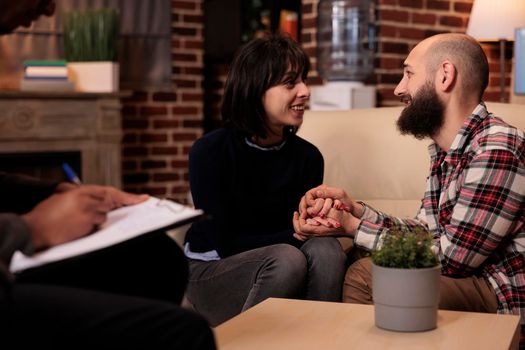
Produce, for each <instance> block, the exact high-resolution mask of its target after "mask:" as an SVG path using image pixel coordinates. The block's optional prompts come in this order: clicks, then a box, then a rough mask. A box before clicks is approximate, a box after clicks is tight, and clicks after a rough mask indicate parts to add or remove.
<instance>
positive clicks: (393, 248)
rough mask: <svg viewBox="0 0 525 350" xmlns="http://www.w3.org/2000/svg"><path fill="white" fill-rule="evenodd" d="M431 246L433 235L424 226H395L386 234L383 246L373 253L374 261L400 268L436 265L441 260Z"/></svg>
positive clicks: (379, 264)
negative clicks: (409, 227)
mask: <svg viewBox="0 0 525 350" xmlns="http://www.w3.org/2000/svg"><path fill="white" fill-rule="evenodd" d="M431 247H432V235H431V234H430V233H429V232H428V231H427V230H425V229H424V228H423V227H419V226H418V227H414V228H411V229H408V228H406V227H403V226H393V227H391V228H390V229H389V230H388V232H387V233H386V234H385V235H384V237H383V241H382V245H381V248H380V249H378V250H376V251H374V252H373V253H372V261H373V262H374V264H376V265H378V266H383V267H391V268H399V269H420V268H428V267H434V266H437V265H438V264H439V260H438V258H437V256H436V255H435V254H434V253H433V252H432V249H431Z"/></svg>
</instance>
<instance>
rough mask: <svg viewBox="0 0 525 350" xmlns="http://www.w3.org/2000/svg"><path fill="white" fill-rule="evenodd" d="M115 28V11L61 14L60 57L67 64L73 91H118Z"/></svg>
mask: <svg viewBox="0 0 525 350" xmlns="http://www.w3.org/2000/svg"><path fill="white" fill-rule="evenodd" d="M119 26H120V25H119V15H118V12H117V11H116V10H115V9H104V8H103V9H98V10H86V11H71V12H67V13H65V14H64V55H65V58H66V60H67V61H68V74H69V78H70V80H72V81H74V82H75V89H76V90H77V91H84V92H114V91H118V89H119V84H118V83H119V67H118V63H117V41H118V34H119Z"/></svg>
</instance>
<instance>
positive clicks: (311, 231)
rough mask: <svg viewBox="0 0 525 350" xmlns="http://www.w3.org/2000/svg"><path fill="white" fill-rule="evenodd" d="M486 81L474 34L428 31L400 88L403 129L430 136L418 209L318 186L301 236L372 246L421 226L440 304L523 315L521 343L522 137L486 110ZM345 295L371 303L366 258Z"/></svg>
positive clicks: (309, 196) (308, 199) (524, 286)
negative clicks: (398, 228)
mask: <svg viewBox="0 0 525 350" xmlns="http://www.w3.org/2000/svg"><path fill="white" fill-rule="evenodd" d="M487 81H488V63H487V58H486V56H485V54H484V53H483V50H482V49H481V47H480V46H479V44H478V43H477V42H476V41H475V40H474V39H472V38H471V37H469V36H467V35H463V34H440V35H436V36H433V37H430V38H427V39H425V40H423V41H422V42H421V43H419V44H418V45H417V46H416V47H414V49H413V50H412V51H411V52H410V54H409V55H408V57H407V58H406V60H405V62H404V73H403V78H402V80H401V81H400V83H399V84H398V86H397V87H396V89H395V94H396V95H397V96H398V97H400V99H401V100H402V101H403V102H405V104H406V108H405V109H404V110H403V112H402V114H401V116H400V117H399V119H398V122H397V126H398V129H399V130H400V131H401V133H403V134H412V135H414V136H415V137H416V138H425V137H429V138H431V139H432V140H433V141H434V143H433V144H431V145H430V146H429V153H430V157H431V167H430V174H429V176H428V179H427V188H426V191H425V195H424V198H423V199H422V205H421V209H420V211H419V213H418V214H417V216H416V218H415V219H414V220H409V219H408V220H407V219H400V218H396V217H392V216H389V215H387V214H385V213H382V212H379V211H377V210H375V209H373V208H371V207H369V206H367V205H366V204H365V203H361V202H356V201H354V200H353V199H351V198H350V197H349V196H348V195H347V194H346V193H345V192H344V191H343V190H341V189H336V188H329V187H326V186H320V187H317V188H314V189H312V190H310V191H308V192H307V193H306V194H305V196H304V197H303V199H302V200H301V203H300V206H299V209H300V210H299V211H300V214H299V213H296V214H295V215H294V224H295V229H296V232H298V233H297V234H299V235H302V236H308V235H310V236H320V235H321V236H322V235H333V234H337V235H347V236H351V237H353V238H354V245H355V246H356V247H359V248H363V249H365V250H368V251H372V250H374V249H376V247H377V244H378V242H379V241H380V238H381V235H383V234H385V232H386V231H387V230H388V228H389V227H391V226H392V225H405V226H407V227H409V228H410V227H414V226H423V227H424V228H425V229H427V230H428V231H430V232H431V233H432V235H433V236H434V242H433V244H434V250H435V252H436V253H437V256H438V258H439V260H440V263H441V285H440V294H441V297H440V304H439V308H441V309H452V310H465V311H476V312H491V313H494V312H498V313H513V314H520V315H521V324H522V336H521V341H520V345H521V346H522V347H524V346H525V342H524V339H525V337H524V334H525V332H524V331H525V326H524V325H525V321H524V320H525V317H524V316H525V257H524V252H525V245H524V244H523V242H524V241H523V240H524V237H525V225H524V224H525V215H524V214H525V136H524V134H523V132H522V131H521V130H517V129H516V128H514V127H512V126H510V125H508V124H506V123H505V122H504V121H503V120H502V119H500V118H498V117H496V116H494V115H493V114H491V113H489V112H488V111H487V109H486V107H485V105H484V103H483V102H482V100H481V98H482V95H483V92H484V91H485V88H486V87H487ZM338 208H343V209H342V210H341V209H338ZM343 294H344V301H346V302H351V303H368V304H371V303H372V302H373V301H372V280H371V260H370V258H364V259H360V260H358V261H357V262H355V263H354V264H352V265H351V266H350V267H349V269H348V271H347V273H346V277H345V285H344V289H343Z"/></svg>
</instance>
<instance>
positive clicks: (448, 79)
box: [438, 60, 457, 92]
mask: <svg viewBox="0 0 525 350" xmlns="http://www.w3.org/2000/svg"><path fill="white" fill-rule="evenodd" d="M456 80H457V70H456V67H455V66H454V64H453V63H452V62H450V61H449V60H445V61H443V62H442V63H441V65H440V66H439V69H438V89H439V90H441V91H443V92H449V91H450V90H451V89H452V88H453V87H454V85H455V83H456Z"/></svg>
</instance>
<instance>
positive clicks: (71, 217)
mask: <svg viewBox="0 0 525 350" xmlns="http://www.w3.org/2000/svg"><path fill="white" fill-rule="evenodd" d="M147 198H148V196H147V195H134V194H131V193H126V192H122V191H120V190H118V189H116V188H113V187H104V186H95V185H83V186H79V187H78V186H77V187H76V188H67V189H65V191H62V192H59V193H56V194H54V195H52V196H50V197H49V198H47V199H46V200H44V201H42V202H40V203H39V204H38V205H37V206H36V207H35V208H33V210H31V211H30V212H29V213H27V214H25V215H23V216H22V217H23V219H24V220H25V221H26V222H27V224H28V226H29V228H30V229H31V233H32V236H33V245H34V247H35V250H41V249H44V248H47V247H51V246H55V245H57V244H61V243H65V242H68V241H71V240H74V239H77V238H79V237H82V236H85V235H87V234H88V233H90V232H92V231H93V229H94V228H95V227H96V226H97V225H100V224H102V223H103V222H104V221H106V215H107V213H108V212H109V211H110V210H112V209H115V208H118V207H121V206H123V205H131V204H137V203H140V202H143V201H144V200H146V199H147Z"/></svg>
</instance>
